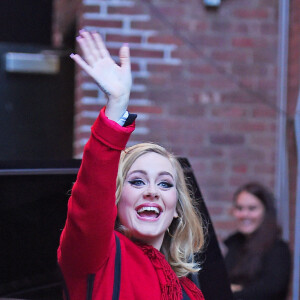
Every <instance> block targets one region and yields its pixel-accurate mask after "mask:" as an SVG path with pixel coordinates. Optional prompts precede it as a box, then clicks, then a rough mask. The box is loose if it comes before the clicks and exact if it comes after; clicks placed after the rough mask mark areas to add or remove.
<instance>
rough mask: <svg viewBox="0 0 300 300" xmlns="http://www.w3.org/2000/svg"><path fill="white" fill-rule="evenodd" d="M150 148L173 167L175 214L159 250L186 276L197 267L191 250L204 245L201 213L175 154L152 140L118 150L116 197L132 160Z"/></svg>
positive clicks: (194, 250) (196, 269) (176, 270)
mask: <svg viewBox="0 0 300 300" xmlns="http://www.w3.org/2000/svg"><path fill="white" fill-rule="evenodd" d="M149 152H154V153H157V154H160V155H162V156H164V157H166V158H167V159H168V160H169V161H170V163H171V164H172V166H173V168H174V170H175V183H176V190H177V197H178V201H177V205H176V211H177V213H178V216H179V217H178V218H174V219H173V221H172V223H171V225H170V226H169V232H168V233H166V234H165V236H164V240H163V243H162V247H161V252H162V253H163V254H164V255H165V257H166V259H167V261H168V262H169V264H170V265H171V267H172V269H173V270H174V271H175V273H176V275H177V276H178V277H183V276H187V275H188V274H189V273H195V272H198V271H199V269H200V268H199V266H198V264H197V263H196V262H195V260H194V253H197V252H199V251H200V250H201V248H202V247H203V245H204V227H203V222H202V218H201V216H200V215H199V214H198V213H197V209H196V208H195V204H196V203H195V200H194V199H193V197H192V195H191V192H190V190H189V188H188V186H187V183H186V181H185V177H184V173H183V170H182V167H181V165H180V163H179V162H178V160H177V159H176V157H175V156H174V155H173V154H172V153H170V152H168V151H167V150H166V149H165V148H163V147H161V146H159V145H157V144H153V143H141V144H137V145H134V146H132V147H129V148H127V149H126V150H124V151H122V153H121V158H120V163H119V169H118V176H117V190H116V201H117V203H118V202H119V201H120V198H121V194H122V188H123V184H124V180H125V178H126V176H127V173H128V171H129V169H130V168H131V166H132V164H133V163H134V162H135V161H136V159H138V158H139V157H140V156H142V155H144V154H146V153H149ZM116 229H117V230H120V231H122V232H123V233H125V234H127V235H128V236H129V237H130V233H126V229H125V230H123V229H124V228H123V229H122V226H121V227H118V226H116Z"/></svg>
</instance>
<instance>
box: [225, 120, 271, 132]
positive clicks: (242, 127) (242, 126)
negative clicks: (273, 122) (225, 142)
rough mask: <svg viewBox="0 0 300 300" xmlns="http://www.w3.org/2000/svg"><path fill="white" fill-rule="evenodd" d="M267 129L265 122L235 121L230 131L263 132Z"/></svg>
mask: <svg viewBox="0 0 300 300" xmlns="http://www.w3.org/2000/svg"><path fill="white" fill-rule="evenodd" d="M266 128H267V126H266V124H265V123H264V122H258V121H246V120H244V121H233V122H232V123H231V124H230V129H231V130H234V131H238V132H262V131H265V130H266Z"/></svg>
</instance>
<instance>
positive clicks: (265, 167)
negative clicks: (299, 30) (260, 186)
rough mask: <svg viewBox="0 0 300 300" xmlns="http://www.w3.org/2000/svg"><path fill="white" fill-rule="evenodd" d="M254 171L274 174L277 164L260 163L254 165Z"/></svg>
mask: <svg viewBox="0 0 300 300" xmlns="http://www.w3.org/2000/svg"><path fill="white" fill-rule="evenodd" d="M254 172H255V173H259V174H269V175H273V174H274V173H275V165H273V164H272V165H270V164H258V165H254Z"/></svg>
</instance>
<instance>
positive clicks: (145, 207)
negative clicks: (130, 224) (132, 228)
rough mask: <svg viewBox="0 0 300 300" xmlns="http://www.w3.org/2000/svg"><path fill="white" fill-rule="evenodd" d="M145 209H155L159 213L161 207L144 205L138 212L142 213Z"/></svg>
mask: <svg viewBox="0 0 300 300" xmlns="http://www.w3.org/2000/svg"><path fill="white" fill-rule="evenodd" d="M143 211H154V212H155V213H157V214H159V209H158V208H157V207H154V206H144V207H142V208H141V209H139V210H138V213H141V212H143Z"/></svg>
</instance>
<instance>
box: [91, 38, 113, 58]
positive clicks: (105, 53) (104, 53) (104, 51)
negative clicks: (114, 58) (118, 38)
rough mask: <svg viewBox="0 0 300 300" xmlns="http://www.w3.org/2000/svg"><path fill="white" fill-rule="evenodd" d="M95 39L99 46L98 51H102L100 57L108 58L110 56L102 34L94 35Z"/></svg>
mask: <svg viewBox="0 0 300 300" xmlns="http://www.w3.org/2000/svg"><path fill="white" fill-rule="evenodd" d="M93 38H94V40H95V43H96V45H97V48H98V50H99V51H100V55H101V57H102V58H104V57H106V56H110V54H109V52H108V50H107V48H106V46H105V44H104V42H103V40H102V38H101V36H100V34H98V33H96V32H95V33H93Z"/></svg>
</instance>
